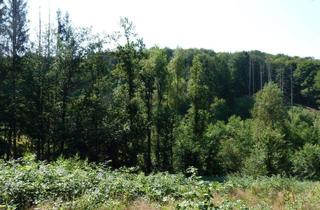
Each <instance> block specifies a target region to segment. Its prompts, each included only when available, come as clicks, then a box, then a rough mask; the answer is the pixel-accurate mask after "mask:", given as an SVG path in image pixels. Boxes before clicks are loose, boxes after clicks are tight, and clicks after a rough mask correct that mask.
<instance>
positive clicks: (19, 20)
mask: <svg viewBox="0 0 320 210" xmlns="http://www.w3.org/2000/svg"><path fill="white" fill-rule="evenodd" d="M7 8H8V17H7V25H6V32H7V34H8V37H9V40H10V42H9V52H8V54H9V55H10V57H11V66H10V78H11V93H10V96H11V97H10V108H9V109H10V122H9V125H10V137H9V138H10V139H9V142H10V143H9V144H10V145H11V146H12V151H13V155H14V157H16V156H17V135H18V133H17V132H18V122H17V121H18V113H17V111H18V110H17V107H18V104H17V103H18V100H17V89H18V87H17V80H18V77H19V73H20V71H21V70H22V68H21V65H20V61H21V56H22V55H23V54H24V53H25V50H26V44H27V41H28V27H27V17H26V16H27V2H26V1H25V0H8V2H7Z"/></svg>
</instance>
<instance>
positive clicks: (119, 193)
mask: <svg viewBox="0 0 320 210" xmlns="http://www.w3.org/2000/svg"><path fill="white" fill-rule="evenodd" d="M318 149H319V148H318ZM34 159H35V157H34V156H27V157H25V158H23V159H19V160H16V161H9V162H4V161H1V162H0V166H1V168H2V170H1V171H0V206H1V207H4V208H6V209H25V208H30V207H32V208H44V209H51V208H57V209H127V208H138V207H137V206H135V203H136V202H137V201H139V202H140V203H141V204H140V205H142V204H143V205H144V206H149V205H151V204H153V205H155V206H157V207H158V208H161V209H162V208H163V209H199V210H200V209H272V208H274V207H275V206H278V207H281V208H284V209H291V208H294V209H296V208H298V209H299V208H302V209H305V208H307V207H308V206H310V207H313V208H317V207H319V206H318V196H319V193H320V191H319V189H320V188H319V183H318V182H300V181H297V180H295V179H289V178H280V177H270V178H267V177H257V178H253V177H235V176H229V177H225V179H224V181H223V182H217V181H214V180H213V181H204V179H203V178H202V177H200V176H198V175H197V170H196V169H195V168H192V167H191V168H188V170H187V173H188V174H189V177H185V176H183V175H181V174H176V175H171V174H168V173H157V174H151V175H149V176H145V175H144V174H143V173H134V172H133V171H134V169H130V168H127V169H125V168H123V169H121V170H110V169H108V168H106V167H105V166H102V165H95V164H90V163H88V162H87V161H80V160H79V159H76V158H74V159H62V158H59V159H58V160H57V161H55V162H51V163H44V162H39V161H35V160H34ZM308 193H309V194H308ZM306 195H309V196H306ZM278 199H280V200H278ZM252 201H254V202H252ZM279 202H280V203H279ZM279 205H280V206H279Z"/></svg>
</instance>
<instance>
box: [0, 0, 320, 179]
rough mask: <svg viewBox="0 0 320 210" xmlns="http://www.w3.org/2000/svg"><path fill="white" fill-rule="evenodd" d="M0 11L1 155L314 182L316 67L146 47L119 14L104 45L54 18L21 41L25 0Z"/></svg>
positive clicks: (319, 92) (319, 151)
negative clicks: (35, 35) (115, 29)
mask: <svg viewBox="0 0 320 210" xmlns="http://www.w3.org/2000/svg"><path fill="white" fill-rule="evenodd" d="M0 5H1V6H0V8H1V10H0V12H1V13H0V18H1V22H0V23H1V26H0V29H1V30H0V32H1V34H0V40H1V48H0V51H1V52H0V53H1V56H0V69H1V72H0V156H1V157H2V158H5V159H9V158H17V157H20V156H22V155H23V154H24V153H26V152H34V153H36V155H37V158H38V159H42V160H53V159H55V158H57V157H58V156H60V155H63V156H66V157H68V156H74V155H76V154H78V155H79V156H80V157H81V158H88V159H89V160H90V161H97V162H101V161H104V162H107V164H109V165H111V166H112V167H115V168H118V167H122V166H139V167H140V168H141V169H142V170H144V171H146V172H147V173H149V172H151V171H171V172H177V171H185V170H186V169H187V168H188V167H189V166H194V167H197V168H198V169H199V171H200V173H202V174H206V175H213V174H216V175H217V174H219V175H221V174H227V173H233V172H241V173H245V174H251V175H272V174H283V175H298V176H301V177H307V178H317V177H319V176H320V161H319V160H320V145H319V140H320V117H319V113H318V111H317V108H318V107H319V105H320V101H319V99H320V61H319V60H316V59H313V58H299V57H289V56H285V55H270V54H266V53H262V52H259V51H251V52H238V53H216V52H214V51H211V50H205V49H179V48H178V49H174V50H172V49H167V48H165V49H160V48H158V47H153V48H151V49H146V48H145V46H144V44H143V41H142V39H139V38H138V36H137V35H136V33H135V31H134V26H133V24H132V23H131V22H130V21H128V19H126V18H124V19H121V24H120V26H121V30H122V31H121V33H118V34H116V35H114V36H110V37H111V38H112V39H108V40H113V43H114V45H115V46H116V47H114V48H112V49H106V48H105V43H106V41H107V40H106V39H102V38H99V37H97V36H94V35H92V34H91V33H90V32H89V31H88V30H87V29H79V28H75V27H74V26H73V25H72V24H71V22H70V19H69V16H68V15H64V14H62V13H61V12H58V13H57V20H56V21H55V22H56V24H55V25H57V27H53V26H52V24H51V23H50V22H49V23H48V24H47V25H46V26H43V25H42V24H41V22H42V21H41V19H40V20H39V30H38V38H37V39H38V40H31V41H29V40H28V26H27V21H26V20H27V18H26V12H27V11H26V4H25V0H7V1H6V2H5V3H3V2H2V1H1V0H0ZM110 37H109V38H110Z"/></svg>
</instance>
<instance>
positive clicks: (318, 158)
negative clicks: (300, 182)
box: [291, 143, 320, 179]
mask: <svg viewBox="0 0 320 210" xmlns="http://www.w3.org/2000/svg"><path fill="white" fill-rule="evenodd" d="M291 159H292V163H293V172H294V173H295V175H297V176H298V177H300V178H307V179H318V178H319V176H320V146H319V145H314V144H309V143H307V144H305V145H304V146H303V148H301V149H300V150H298V151H296V152H295V153H294V154H293V156H292V158H291Z"/></svg>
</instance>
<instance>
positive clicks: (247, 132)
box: [218, 116, 252, 173]
mask: <svg viewBox="0 0 320 210" xmlns="http://www.w3.org/2000/svg"><path fill="white" fill-rule="evenodd" d="M250 126H251V121H249V120H247V121H242V120H241V119H240V118H239V117H235V116H232V117H231V118H229V120H228V123H227V124H226V125H225V136H223V138H222V139H221V141H220V147H219V150H218V158H219V163H220V165H221V167H222V169H223V171H224V173H234V172H240V171H241V170H242V168H243V167H244V163H245V161H246V158H247V157H249V155H250V152H251V148H250V147H251V145H252V139H251V138H252V137H251V135H252V134H251V127H250Z"/></svg>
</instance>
